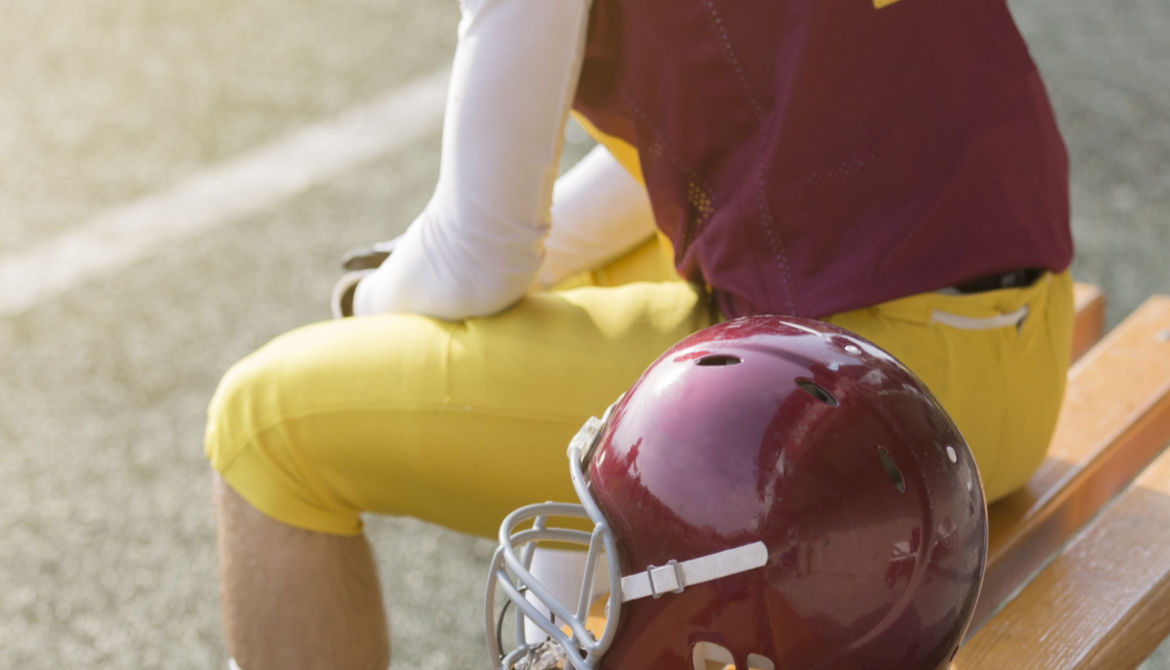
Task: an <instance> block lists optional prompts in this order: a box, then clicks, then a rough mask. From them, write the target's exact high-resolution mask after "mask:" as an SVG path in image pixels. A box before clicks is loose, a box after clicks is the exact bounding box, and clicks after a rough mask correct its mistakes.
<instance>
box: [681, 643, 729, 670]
mask: <svg viewBox="0 0 1170 670" xmlns="http://www.w3.org/2000/svg"><path fill="white" fill-rule="evenodd" d="M691 660H692V664H691V667H693V668H694V670H729V669H730V670H735V658H734V657H732V655H731V652H730V651H728V650H727V647H724V646H722V645H718V644H715V643H714V642H707V641H705V640H704V641H702V642H696V643H695V645H694V646H693V647H691Z"/></svg>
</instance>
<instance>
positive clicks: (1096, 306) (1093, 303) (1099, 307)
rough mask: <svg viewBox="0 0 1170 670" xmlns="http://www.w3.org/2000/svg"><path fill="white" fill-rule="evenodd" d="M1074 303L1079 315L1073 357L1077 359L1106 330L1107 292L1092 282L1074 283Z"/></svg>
mask: <svg viewBox="0 0 1170 670" xmlns="http://www.w3.org/2000/svg"><path fill="white" fill-rule="evenodd" d="M1073 305H1074V306H1075V307H1076V315H1077V316H1076V321H1075V322H1074V325H1073V341H1072V359H1073V360H1074V361H1075V360H1077V359H1078V358H1080V357H1081V356H1082V355H1083V354H1084V353H1085V352H1086V351H1088V350H1089V349H1090V348H1091V347H1092V346H1093V345H1094V344H1096V343H1097V340H1100V339H1101V335H1102V334H1103V333H1104V332H1105V294H1104V293H1102V292H1101V289H1100V288H1098V287H1096V286H1094V285H1092V284H1082V283H1077V284H1073Z"/></svg>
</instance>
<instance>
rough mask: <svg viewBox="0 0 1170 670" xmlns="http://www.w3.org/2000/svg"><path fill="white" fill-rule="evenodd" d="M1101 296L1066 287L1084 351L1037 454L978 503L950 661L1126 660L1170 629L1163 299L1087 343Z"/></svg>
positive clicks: (960, 668) (1166, 305)
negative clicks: (970, 570)
mask: <svg viewBox="0 0 1170 670" xmlns="http://www.w3.org/2000/svg"><path fill="white" fill-rule="evenodd" d="M1103 307H1104V300H1103V298H1102V296H1101V295H1100V292H1099V291H1096V290H1094V289H1093V288H1092V287H1088V286H1078V310H1077V313H1078V320H1077V328H1076V331H1075V332H1076V335H1075V337H1074V355H1076V354H1079V353H1083V354H1084V355H1083V356H1082V357H1080V359H1079V360H1078V361H1077V362H1076V363H1075V364H1074V365H1073V366H1072V368H1071V369H1070V371H1069V385H1068V391H1067V393H1066V397H1065V403H1064V407H1063V410H1062V414H1061V418H1060V421H1059V424H1058V426H1057V431H1056V435H1055V437H1054V439H1053V444H1052V447H1051V449H1050V451H1049V454H1048V457H1047V459H1046V461H1045V462H1044V464H1043V465H1042V466H1041V468H1040V469H1039V470H1038V471H1037V472H1036V474H1035V475H1034V476H1033V477H1032V479H1031V480H1030V481H1029V483H1028V485H1027V486H1026V487H1025V488H1024V489H1023V490H1022V491H1019V492H1017V493H1015V494H1013V495H1011V496H1009V497H1008V498H1006V499H1004V500H1001V501H999V502H997V503H995V504H993V505H992V506H991V509H990V510H989V513H990V524H991V526H990V545H989V554H988V567H987V575H986V578H985V581H984V586H983V591H982V593H981V595H980V600H979V604H978V606H977V608H976V613H975V619H974V621H973V622H972V634H971V635H970V636H969V638H968V640H967V641H966V642H965V643H964V645H963V647H962V648H961V649H960V650H959V653H958V655H957V656H956V657H955V661H954V663H953V665H952V667H953V668H954V670H976V669H982V668H987V669H991V668H995V669H996V670H999V669H1001V668H1021V669H1028V670H1030V669H1040V668H1043V669H1044V670H1058V669H1061V668H1132V667H1135V666H1137V665H1138V664H1139V663H1140V662H1141V661H1142V660H1144V659H1145V658H1146V657H1147V656H1148V655H1149V654H1150V653H1151V652H1152V651H1153V650H1154V648H1156V647H1157V645H1158V644H1159V643H1160V642H1161V641H1162V640H1163V639H1164V638H1165V637H1166V636H1167V635H1168V634H1170V452H1167V453H1166V454H1163V451H1164V450H1165V447H1166V445H1167V443H1170V298H1167V297H1161V296H1156V297H1153V298H1151V299H1149V300H1148V301H1147V302H1146V303H1144V304H1143V305H1142V306H1141V307H1140V308H1138V309H1137V310H1136V311H1135V312H1134V313H1133V314H1131V315H1130V316H1129V317H1128V318H1127V319H1125V320H1124V321H1123V322H1122V323H1121V324H1119V325H1118V326H1117V327H1116V328H1114V329H1113V330H1112V331H1111V332H1110V333H1109V334H1108V335H1106V336H1105V337H1104V338H1103V339H1101V341H1100V342H1097V343H1096V344H1093V340H1094V339H1096V335H1097V334H1099V333H1100V331H1101V325H1100V324H1101V323H1102V314H1103ZM1090 345H1092V346H1090ZM1135 477H1137V479H1136V480H1135V479H1134V478H1135ZM1070 540H1071V541H1070ZM1017 591H1018V594H1017V595H1014V597H1013V594H1016V592H1017Z"/></svg>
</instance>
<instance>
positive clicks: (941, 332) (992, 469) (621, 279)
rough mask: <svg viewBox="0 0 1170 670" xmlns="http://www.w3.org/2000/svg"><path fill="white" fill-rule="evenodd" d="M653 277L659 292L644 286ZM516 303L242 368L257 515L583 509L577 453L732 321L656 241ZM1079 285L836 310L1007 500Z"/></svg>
mask: <svg viewBox="0 0 1170 670" xmlns="http://www.w3.org/2000/svg"><path fill="white" fill-rule="evenodd" d="M635 279H651V280H654V281H633V280H635ZM566 286H572V288H564V289H561V290H556V291H549V292H541V293H533V294H531V295H529V296H528V297H526V298H524V299H523V300H521V301H520V302H519V303H518V304H516V305H515V306H513V307H512V308H510V309H508V310H507V311H505V312H503V313H501V314H498V315H495V316H491V317H485V318H475V319H468V320H466V321H461V322H455V323H452V322H444V321H439V320H434V319H429V318H425V317H420V316H414V315H402V314H390V315H382V316H368V317H359V318H349V319H342V320H337V321H329V322H324V323H318V324H313V325H310V326H306V327H303V328H299V329H297V330H294V331H292V332H289V333H287V334H285V335H282V336H280V337H278V338H276V339H275V340H273V341H272V342H271V343H269V344H267V345H266V346H264V347H262V348H261V349H260V350H258V351H256V352H255V353H253V354H252V355H250V356H248V357H247V358H245V359H244V360H242V361H240V362H239V363H238V364H236V365H235V366H234V367H232V368H231V370H229V371H228V373H227V374H226V375H225V376H224V378H223V381H222V382H221V384H220V386H219V389H218V390H217V392H216V394H215V396H214V398H213V399H212V402H211V406H210V409H209V421H208V427H207V435H206V452H207V455H208V458H209V459H210V460H211V463H212V465H213V466H214V467H215V469H216V470H218V471H219V472H220V473H221V474H222V476H223V477H224V478H225V479H226V481H227V482H228V484H229V485H230V486H231V487H232V488H233V489H234V490H235V491H237V492H238V493H239V494H240V495H241V496H243V497H244V498H245V499H246V500H247V501H248V502H249V503H250V504H251V505H253V506H254V507H256V508H257V509H259V510H260V511H262V512H264V513H265V514H267V515H269V516H270V517H272V518H274V519H277V520H279V521H282V522H284V523H287V524H291V525H293V526H298V527H301V528H306V529H310V530H316V531H321V532H326V533H335V534H341V535H351V534H356V533H359V532H361V520H360V516H359V515H360V514H361V513H364V512H372V513H378V514H394V515H411V516H415V517H418V518H421V519H424V520H427V521H432V522H435V523H439V524H442V525H444V526H447V527H449V528H453V529H456V530H460V531H466V532H469V533H476V534H479V535H485V536H494V535H495V533H496V531H497V528H498V525H499V523H500V521H501V520H502V518H503V516H504V515H505V514H507V513H508V512H510V511H511V510H513V509H514V508H516V507H518V506H520V505H523V504H527V503H532V502H541V501H545V500H567V501H572V500H574V499H575V496H574V493H573V490H572V486H571V484H570V481H569V476H568V462H567V459H566V457H565V449H566V446H567V445H568V442H569V439H570V438H571V437H572V436H573V434H574V433H575V432H576V430H577V429H578V428H579V427H580V425H581V423H582V422H583V421H584V419H585V418H587V417H588V416H590V415H599V414H600V413H601V412H602V411H603V410H604V409H605V408H606V407H607V406H608V405H609V403H611V402H612V401H613V400H614V399H615V398H616V397H617V396H618V395H619V394H620V393H621V392H623V391H624V390H625V389H626V388H627V387H628V386H629V385H630V384H631V383H632V382H633V381H634V380H635V379H636V378H637V376H638V375H639V374H640V373H641V372H642V370H643V369H645V367H646V366H647V365H648V364H649V363H650V362H651V361H653V360H654V358H656V357H657V356H658V355H659V354H660V353H661V352H662V351H664V350H665V349H667V348H668V347H669V346H671V345H672V344H674V343H675V342H677V341H678V340H679V339H681V338H683V337H684V336H686V335H688V334H690V333H692V332H694V331H696V330H699V329H701V328H704V327H706V326H709V325H712V324H713V323H715V322H716V321H717V320H719V318H720V317H719V315H718V314H717V313H716V312H714V310H712V309H711V306H710V301H709V300H708V298H707V296H706V294H705V292H704V291H703V290H702V288H701V287H697V286H695V285H692V284H689V283H687V282H683V281H680V280H679V279H678V278H677V276H675V275H674V274H673V271H672V269H671V268H670V267H669V263H668V262H667V261H666V254H664V253H663V250H662V247H661V246H660V245H659V243H658V242H657V241H655V240H651V241H650V242H648V243H647V244H646V245H645V246H644V247H642V248H640V249H638V250H637V251H635V252H633V253H631V254H629V255H628V256H626V257H625V258H623V259H621V260H619V261H618V262H615V263H613V264H611V265H610V266H607V267H606V268H603V269H601V270H599V271H597V272H594V273H586V274H583V275H581V276H579V277H575V278H572V279H571V280H570V281H569V282H567V284H566ZM1072 319H1073V311H1072V284H1071V281H1070V279H1069V277H1068V276H1067V274H1062V275H1046V276H1044V277H1042V278H1041V279H1040V280H1039V281H1038V282H1037V283H1036V284H1035V285H1033V286H1031V287H1028V288H1022V289H1007V290H1001V291H992V292H987V293H980V294H973V295H962V296H951V295H941V294H934V293H932V294H925V295H919V296H913V297H910V298H905V299H902V300H897V301H893V302H890V303H886V304H883V305H879V306H876V307H873V308H869V309H863V310H858V311H854V312H849V313H846V314H840V315H837V316H835V317H833V318H831V319H829V320H830V321H832V322H833V323H836V324H837V325H840V326H842V327H845V328H847V329H850V330H852V331H854V332H857V333H858V334H860V335H862V336H864V337H866V338H868V339H870V340H872V341H874V342H875V343H877V344H878V345H880V346H882V347H884V348H886V349H887V350H889V351H890V352H891V353H893V354H894V355H895V356H897V357H898V358H900V359H901V360H903V361H904V362H905V363H906V364H907V365H908V366H909V367H910V368H911V369H912V370H914V371H915V372H916V373H917V374H918V375H919V376H920V377H921V378H922V379H923V381H925V382H926V384H927V386H929V387H930V388H931V389H932V390H933V391H934V392H935V394H936V395H937V396H938V397H939V399H940V401H941V402H942V404H943V406H944V407H946V408H947V410H948V411H949V412H950V413H951V415H952V416H953V417H954V419H955V421H956V423H957V424H958V426H959V428H960V430H962V432H963V434H964V435H965V436H966V437H967V440H968V441H969V443H970V444H971V447H972V449H973V451H974V453H975V459H976V461H977V463H978V464H979V466H980V469H981V472H982V475H983V480H984V486H985V488H986V491H987V494H988V497H989V498H990V499H994V498H996V497H999V496H1002V495H1003V494H1005V493H1007V492H1009V491H1011V490H1012V489H1014V488H1016V487H1018V486H1020V485H1021V484H1022V483H1024V481H1025V480H1026V479H1027V477H1028V476H1029V475H1030V474H1031V473H1032V471H1033V470H1034V469H1035V468H1036V466H1037V465H1038V464H1039V463H1040V461H1041V460H1042V458H1043V455H1044V452H1045V450H1046V448H1047V445H1048V441H1049V439H1050V437H1051V434H1052V430H1053V426H1054V425H1055V421H1056V415H1057V410H1058V408H1059V404H1060V398H1061V395H1062V393H1063V388H1064V380H1065V375H1066V369H1067V366H1068V359H1069V347H1070V340H1071V328H1072Z"/></svg>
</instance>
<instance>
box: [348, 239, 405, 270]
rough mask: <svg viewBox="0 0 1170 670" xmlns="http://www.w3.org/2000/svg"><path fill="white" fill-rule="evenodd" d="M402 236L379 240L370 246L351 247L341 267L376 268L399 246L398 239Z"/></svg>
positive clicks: (352, 268) (353, 268)
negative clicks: (383, 240)
mask: <svg viewBox="0 0 1170 670" xmlns="http://www.w3.org/2000/svg"><path fill="white" fill-rule="evenodd" d="M401 238H402V236H401V235H399V236H398V237H395V238H394V239H390V240H386V241H385V242H378V243H377V244H372V245H370V246H368V247H358V248H357V249H350V250H349V251H347V252H346V253H345V257H344V258H343V259H342V261H341V267H342V268H344V269H346V270H349V271H351V272H353V271H356V270H375V269H377V268H378V266H379V265H381V264H382V261H384V260H386V259H387V258H389V256H390V254H391V253H393V252H394V247H396V246H398V240H399V239H401Z"/></svg>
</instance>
